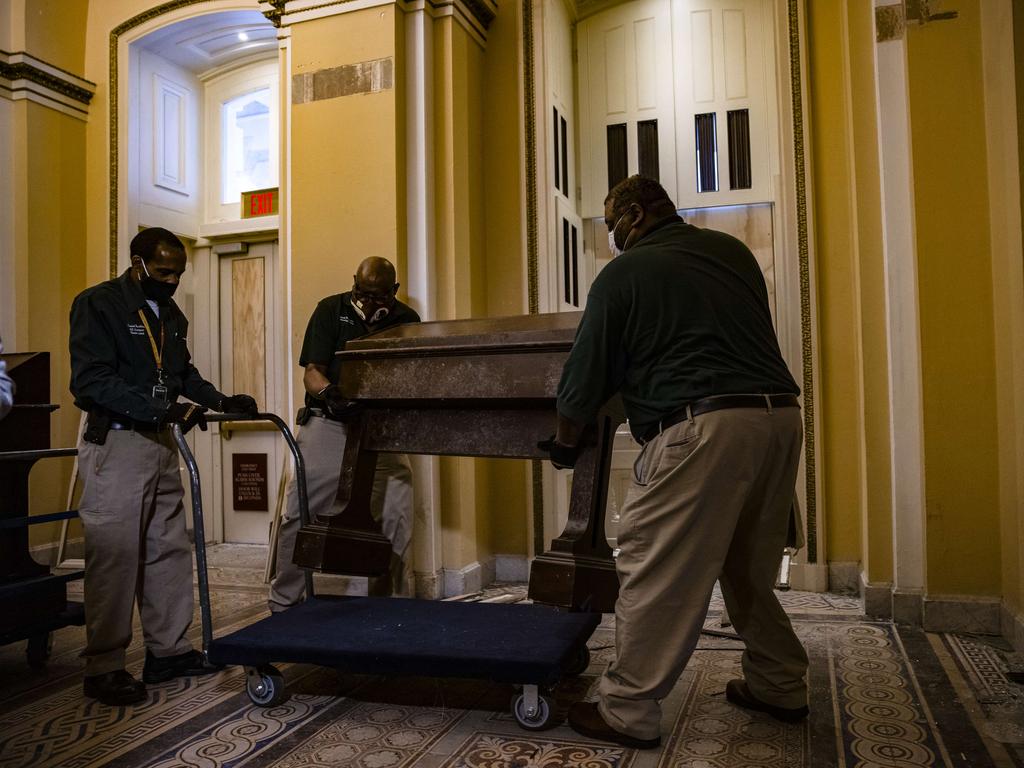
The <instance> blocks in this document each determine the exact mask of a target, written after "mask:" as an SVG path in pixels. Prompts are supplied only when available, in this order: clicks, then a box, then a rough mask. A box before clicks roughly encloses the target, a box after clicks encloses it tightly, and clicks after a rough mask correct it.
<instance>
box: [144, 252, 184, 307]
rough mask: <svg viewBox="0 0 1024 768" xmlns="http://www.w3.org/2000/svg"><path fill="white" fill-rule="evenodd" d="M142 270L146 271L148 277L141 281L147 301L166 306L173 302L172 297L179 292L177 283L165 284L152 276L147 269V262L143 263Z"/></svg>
mask: <svg viewBox="0 0 1024 768" xmlns="http://www.w3.org/2000/svg"><path fill="white" fill-rule="evenodd" d="M142 269H143V270H144V271H145V273H146V276H145V277H144V278H142V280H140V281H139V282H140V284H141V285H142V293H143V294H144V295H145V297H146V298H147V299H152V300H153V301H155V302H156V303H157V304H166V303H167V302H169V301H170V300H171V296H173V295H174V292H175V291H176V290H178V284H177V283H165V282H163V281H161V280H157V279H156V278H155V277H152V276H150V274H149V270H148V269H147V268H146V262H145V261H143V262H142Z"/></svg>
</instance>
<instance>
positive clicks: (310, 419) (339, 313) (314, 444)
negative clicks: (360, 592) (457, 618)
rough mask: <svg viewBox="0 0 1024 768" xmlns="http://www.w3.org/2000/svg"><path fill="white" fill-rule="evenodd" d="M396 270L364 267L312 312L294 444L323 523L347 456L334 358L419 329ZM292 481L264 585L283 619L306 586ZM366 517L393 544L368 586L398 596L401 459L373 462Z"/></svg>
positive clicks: (404, 527) (380, 263)
mask: <svg viewBox="0 0 1024 768" xmlns="http://www.w3.org/2000/svg"><path fill="white" fill-rule="evenodd" d="M397 293H398V282H397V281H396V275H395V267H394V265H393V264H392V263H391V262H390V261H388V260H387V259H383V258H380V257H377V256H371V257H370V258H368V259H365V260H364V261H363V262H362V263H361V264H360V265H359V268H358V269H357V270H356V273H355V275H354V276H353V278H352V290H351V291H346V292H345V293H338V294H335V295H333V296H328V297H327V298H326V299H323V300H322V301H321V302H320V303H319V304H317V305H316V309H315V310H313V316H312V317H310V319H309V325H308V326H307V327H306V336H305V338H304V339H303V342H302V352H301V353H300V354H299V365H300V366H302V367H303V368H304V369H305V373H304V374H303V376H302V384H303V386H304V387H305V390H306V407H305V408H303V409H301V410H300V411H299V418H298V423H299V425H300V429H299V431H298V434H297V436H296V442H298V444H299V447H300V449H301V451H302V458H303V460H304V462H305V466H306V492H307V497H308V500H309V515H310V518H313V517H315V516H317V515H321V516H324V515H329V514H330V513H331V508H332V506H333V504H334V499H335V496H336V494H337V492H338V476H339V474H340V471H341V458H342V456H343V455H344V452H345V439H346V437H347V431H348V427H347V425H346V424H345V419H346V411H347V410H348V406H349V402H348V401H347V400H346V399H345V397H344V396H343V395H342V394H341V388H340V387H339V386H338V379H339V378H340V376H341V360H340V358H338V356H337V355H336V354H335V353H336V352H340V351H341V350H343V349H344V348H345V344H346V343H347V342H349V341H351V340H352V339H358V338H359V337H361V336H365V335H367V334H369V333H375V332H377V331H380V330H383V329H384V328H390V327H391V326H393V325H399V324H401V323H418V322H419V321H420V316H419V315H417V314H416V312H415V310H413V309H412V308H411V307H409V306H407V305H406V304H403V303H402V302H400V301H399V300H398V299H397V298H396V294H397ZM295 482H296V481H295V479H294V478H293V479H292V481H291V483H289V485H288V491H287V506H286V510H285V515H284V519H283V520H282V521H281V529H280V532H279V534H278V545H277V571H276V575H275V577H274V580H273V581H272V582H271V584H270V600H269V604H270V610H272V611H275V612H276V611H283V610H285V609H287V608H290V607H291V606H293V605H295V604H297V603H300V602H302V600H303V599H304V598H305V592H306V584H305V578H304V576H303V573H302V570H301V569H299V568H298V567H297V566H296V565H295V564H294V563H293V562H292V559H293V557H294V554H295V538H296V535H297V534H298V532H299V527H300V520H299V498H298V490H297V489H296V487H295ZM370 506H371V510H372V512H373V515H374V518H375V519H378V520H380V522H381V528H382V530H383V532H384V535H385V536H387V537H388V540H389V541H390V542H391V553H392V554H391V574H390V582H382V583H380V584H377V585H374V587H373V591H374V592H375V593H376V594H386V593H388V592H393V593H397V594H402V593H404V591H405V589H404V584H405V563H406V552H407V550H408V548H409V541H410V539H411V538H412V471H411V470H410V468H409V459H408V458H407V457H406V456H405V455H404V454H394V453H380V454H377V473H376V475H375V476H374V481H373V496H372V499H371V503H370Z"/></svg>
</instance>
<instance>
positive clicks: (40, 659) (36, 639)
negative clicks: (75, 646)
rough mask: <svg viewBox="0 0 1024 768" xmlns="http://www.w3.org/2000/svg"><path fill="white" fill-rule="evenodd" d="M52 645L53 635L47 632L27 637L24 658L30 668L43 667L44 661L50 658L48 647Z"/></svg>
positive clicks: (44, 665)
mask: <svg viewBox="0 0 1024 768" xmlns="http://www.w3.org/2000/svg"><path fill="white" fill-rule="evenodd" d="M52 647H53V637H52V635H51V634H50V633H49V632H47V633H46V634H45V635H33V636H32V637H30V638H29V639H28V645H26V646H25V658H26V660H27V661H28V665H29V666H30V667H32V669H44V668H45V667H46V662H47V661H48V660H49V659H50V649H51V648H52Z"/></svg>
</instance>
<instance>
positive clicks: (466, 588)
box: [441, 562, 490, 597]
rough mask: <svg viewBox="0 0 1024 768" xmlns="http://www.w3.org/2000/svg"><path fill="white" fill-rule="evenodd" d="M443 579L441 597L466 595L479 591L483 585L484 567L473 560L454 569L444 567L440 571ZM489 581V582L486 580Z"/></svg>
mask: <svg viewBox="0 0 1024 768" xmlns="http://www.w3.org/2000/svg"><path fill="white" fill-rule="evenodd" d="M441 573H442V579H443V590H442V596H443V597H455V596H456V595H466V594H469V593H470V592H479V591H480V590H481V589H483V587H484V583H485V582H484V569H483V567H482V566H481V565H480V563H477V562H473V563H470V564H469V565H467V566H465V567H463V568H459V569H457V570H456V569H454V568H444V569H442V571H441ZM486 583H488V584H489V583H490V582H486Z"/></svg>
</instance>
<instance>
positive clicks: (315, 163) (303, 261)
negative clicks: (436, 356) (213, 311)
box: [288, 6, 406, 407]
mask: <svg viewBox="0 0 1024 768" xmlns="http://www.w3.org/2000/svg"><path fill="white" fill-rule="evenodd" d="M398 35H399V33H398V31H397V28H396V19H395V8H394V6H384V7H381V8H368V9H364V10H361V11H354V12H352V13H347V14H344V15H341V16H332V17H329V18H324V19H317V20H315V21H311V22H306V23H301V24H296V25H294V26H293V27H292V52H293V53H292V75H299V74H303V73H307V72H315V71H318V70H321V69H327V68H331V67H338V66H342V65H345V64H355V63H358V62H363V61H370V60H373V59H383V58H387V57H392V58H393V57H394V56H395V53H396V49H397V48H399V47H400V45H401V41H400V40H399V39H398ZM399 72H400V70H399V68H398V67H397V66H396V68H395V75H396V80H397V78H398V75H399ZM402 119H404V112H403V111H402V110H401V108H400V104H399V101H398V95H397V91H396V90H395V89H394V88H392V89H389V90H384V91H380V92H378V93H373V94H353V95H350V96H340V97H337V98H332V99H322V100H319V101H313V102H308V103H305V104H297V105H294V106H293V107H292V147H291V158H292V170H291V175H292V182H293V183H292V189H291V204H292V210H291V226H292V235H291V240H292V253H291V260H292V345H293V348H294V351H295V353H296V355H297V353H298V351H299V350H300V349H301V348H302V338H303V335H304V333H305V330H306V324H307V322H308V321H309V317H310V315H311V314H312V312H313V309H314V307H315V306H316V304H317V302H318V301H320V299H322V298H324V297H325V296H328V295H330V294H332V293H340V292H342V291H347V290H349V289H350V288H351V287H352V275H353V274H354V273H355V271H356V267H357V266H358V264H359V262H360V261H362V260H363V259H364V258H366V257H367V256H383V257H384V258H387V259H390V260H391V261H392V262H394V263H395V266H396V267H397V268H398V272H399V281H400V282H403V276H404V272H405V264H406V260H405V252H404V236H403V235H400V231H404V228H405V195H404V192H402V194H401V196H400V195H399V192H400V184H401V182H400V181H399V178H400V177H401V176H403V175H404V166H400V163H399V161H400V159H401V155H400V150H401V147H402V142H403V141H404V138H403V134H402V132H401V129H400V125H401V120H402ZM403 189H404V187H403ZM288 365H289V366H291V367H292V370H294V372H295V376H296V379H295V381H296V386H295V399H296V403H295V405H296V407H297V406H298V405H299V404H301V400H302V396H303V391H304V390H303V389H302V385H301V381H300V379H301V372H300V371H299V369H298V368H297V366H296V364H295V361H294V360H293V361H289V362H288Z"/></svg>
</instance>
